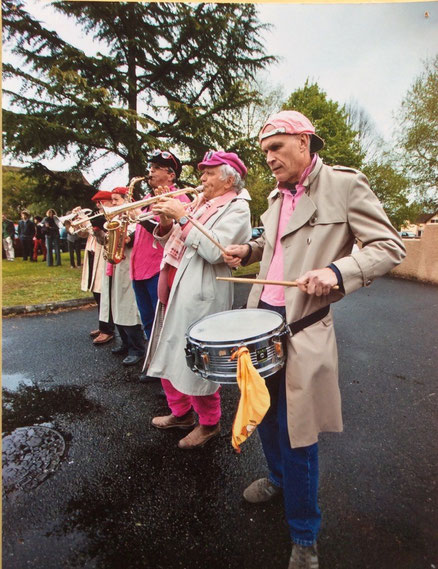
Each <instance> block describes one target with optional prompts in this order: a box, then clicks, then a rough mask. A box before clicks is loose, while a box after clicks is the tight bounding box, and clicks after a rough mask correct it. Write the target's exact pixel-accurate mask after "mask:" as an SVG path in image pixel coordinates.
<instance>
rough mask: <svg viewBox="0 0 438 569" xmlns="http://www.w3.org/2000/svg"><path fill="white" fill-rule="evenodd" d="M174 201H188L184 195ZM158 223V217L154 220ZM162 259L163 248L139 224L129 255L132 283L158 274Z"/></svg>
mask: <svg viewBox="0 0 438 569" xmlns="http://www.w3.org/2000/svg"><path fill="white" fill-rule="evenodd" d="M177 189H178V188H177V187H176V186H171V187H170V188H169V191H171V192H173V191H175V190H177ZM176 199H177V200H179V201H181V202H183V203H187V202H189V201H190V199H189V198H188V197H187V196H186V195H185V194H180V195H179V196H176ZM156 221H159V217H157V218H156ZM162 258H163V248H162V247H161V246H160V245H157V244H156V243H154V238H153V236H152V234H151V233H149V231H148V230H147V229H145V228H144V227H142V225H140V223H137V227H136V228H135V239H134V245H133V247H132V253H131V263H130V267H129V276H130V278H131V280H132V281H143V280H146V279H150V278H152V277H153V276H155V275H156V274H158V273H159V272H160V264H161V259H162Z"/></svg>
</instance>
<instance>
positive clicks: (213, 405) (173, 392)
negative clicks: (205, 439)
mask: <svg viewBox="0 0 438 569" xmlns="http://www.w3.org/2000/svg"><path fill="white" fill-rule="evenodd" d="M161 385H162V386H163V389H164V393H165V394H166V397H167V404H168V405H169V408H170V410H171V411H172V413H173V415H175V416H176V417H181V416H182V415H185V414H186V413H188V412H189V411H190V409H191V408H192V407H193V409H194V410H195V411H196V413H197V414H198V415H199V424H200V425H216V424H217V423H219V419H220V418H221V398H220V395H219V391H220V388H219V389H218V390H217V391H216V393H213V394H212V395H186V394H185V393H181V392H180V391H178V390H177V389H175V388H174V387H173V385H172V384H171V383H170V381H169V380H168V379H164V378H162V379H161Z"/></svg>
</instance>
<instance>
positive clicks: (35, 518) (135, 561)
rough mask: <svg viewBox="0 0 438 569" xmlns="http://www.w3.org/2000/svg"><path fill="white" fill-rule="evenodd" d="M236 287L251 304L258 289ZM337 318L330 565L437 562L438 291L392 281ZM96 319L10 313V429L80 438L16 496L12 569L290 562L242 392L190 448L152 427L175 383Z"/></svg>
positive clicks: (199, 568)
mask: <svg viewBox="0 0 438 569" xmlns="http://www.w3.org/2000/svg"><path fill="white" fill-rule="evenodd" d="M236 290H237V299H236V306H240V305H241V304H243V302H244V300H245V298H246V295H247V293H248V290H249V287H248V286H247V285H238V287H237V289H236ZM334 315H335V324H336V331H337V336H338V344H339V357H340V377H341V380H340V381H341V390H342V395H343V412H344V421H345V430H344V433H343V434H324V435H323V436H322V437H321V443H320V468H321V476H320V505H321V508H322V511H323V526H322V531H321V535H320V540H319V550H320V567H321V569H429V568H430V569H433V568H435V567H436V568H438V544H437V528H438V515H437V488H436V475H437V442H436V441H437V440H438V439H437V421H436V419H437V417H436V402H437V397H438V393H437V373H438V372H437V362H438V357H437V356H438V346H437V343H438V333H437V322H438V288H437V287H433V286H428V285H422V284H418V283H413V282H408V281H403V280H395V279H389V278H385V279H380V280H379V281H376V282H375V283H374V284H373V285H372V286H371V287H370V288H367V289H363V290H361V291H358V292H356V293H354V294H352V295H350V296H349V297H347V298H345V299H344V300H343V301H341V302H340V303H338V304H337V305H335V306H334ZM96 319H97V316H96V310H95V309H91V310H90V309H78V310H74V311H71V312H63V313H59V314H49V315H47V316H42V315H39V316H38V315H37V316H31V317H18V318H10V319H4V321H3V389H4V398H3V405H4V409H3V431H4V434H6V435H7V434H10V433H11V432H14V430H15V429H18V428H21V427H30V426H32V425H45V426H48V427H51V428H53V429H55V430H56V431H58V432H59V433H61V434H62V435H63V437H64V440H65V441H66V450H65V453H64V455H63V458H62V461H61V463H60V464H59V466H58V467H57V468H55V469H54V472H53V473H52V474H51V475H50V476H48V477H47V478H46V479H45V480H44V481H43V482H42V483H41V484H39V485H38V486H36V487H34V488H30V489H28V490H13V491H10V492H8V493H7V494H6V495H4V497H3V567H4V568H5V569H25V568H26V569H28V568H31V569H70V568H71V569H73V568H86V569H94V568H96V569H162V568H163V569H164V568H166V569H170V568H171V569H174V568H178V569H286V567H287V562H288V557H289V554H290V541H289V536H288V530H287V526H286V523H285V521H284V516H283V509H282V503H281V500H276V501H274V502H273V503H269V504H267V505H264V506H251V505H249V504H246V503H244V502H243V499H242V498H241V493H242V490H243V489H244V488H245V487H246V486H247V484H248V483H250V482H252V481H253V480H254V479H255V478H258V477H260V476H263V475H265V473H266V467H265V462H264V459H263V454H262V451H261V447H260V443H259V440H258V436H257V435H256V434H255V435H253V436H252V437H251V438H250V439H249V440H248V441H247V442H246V443H245V444H244V446H243V450H242V453H241V454H240V455H236V454H235V453H234V452H233V449H232V447H231V442H230V428H231V424H232V420H233V415H234V412H235V409H236V405H237V401H238V391H237V389H236V387H235V386H224V387H223V388H222V395H223V430H222V435H221V437H220V439H217V440H213V441H211V442H210V443H209V444H208V445H207V446H206V447H205V448H204V449H202V450H198V451H194V452H187V451H181V450H179V449H178V448H177V447H176V444H177V441H178V440H179V438H181V436H182V434H181V433H180V432H171V431H164V432H161V431H157V430H155V429H154V428H153V427H151V426H150V419H151V417H153V416H155V415H156V414H162V413H166V412H167V407H166V403H165V400H164V398H163V395H162V393H161V388H160V385H159V384H158V383H154V384H148V385H142V384H139V383H136V375H137V373H138V371H139V368H138V367H137V368H135V369H129V370H126V369H122V365H121V363H120V357H117V356H114V355H112V354H111V353H110V347H111V346H110V345H106V346H100V347H94V346H93V344H92V343H91V340H90V338H89V337H88V332H89V330H91V329H93V328H95V327H96V326H95V325H96ZM15 432H17V431H15ZM23 452H24V451H23Z"/></svg>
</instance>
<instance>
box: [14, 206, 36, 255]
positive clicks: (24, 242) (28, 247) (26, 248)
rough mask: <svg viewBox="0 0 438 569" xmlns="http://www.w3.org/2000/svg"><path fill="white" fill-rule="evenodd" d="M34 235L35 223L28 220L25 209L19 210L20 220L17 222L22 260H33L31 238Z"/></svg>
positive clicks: (27, 213)
mask: <svg viewBox="0 0 438 569" xmlns="http://www.w3.org/2000/svg"><path fill="white" fill-rule="evenodd" d="M34 235H35V224H34V222H33V221H31V220H30V215H29V212H28V211H27V210H23V211H22V212H21V220H20V221H19V222H18V237H19V238H20V241H21V246H22V248H23V261H27V259H29V261H32V262H33V238H34Z"/></svg>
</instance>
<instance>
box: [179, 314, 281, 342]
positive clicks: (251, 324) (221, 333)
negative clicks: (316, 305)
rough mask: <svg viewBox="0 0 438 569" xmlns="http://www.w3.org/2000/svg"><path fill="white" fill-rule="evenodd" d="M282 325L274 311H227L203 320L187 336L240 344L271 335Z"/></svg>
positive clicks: (189, 330)
mask: <svg viewBox="0 0 438 569" xmlns="http://www.w3.org/2000/svg"><path fill="white" fill-rule="evenodd" d="M282 323H283V317H282V316H281V315H280V314H278V313H277V312H273V311H272V310H264V309H261V308H247V309H240V310H227V311H225V312H218V313H217V314H211V315H210V316H206V317H205V318H201V320H198V321H197V322H195V323H194V324H192V325H191V326H190V328H189V329H188V331H187V336H188V337H189V338H192V339H193V340H196V341H200V342H239V341H242V340H248V339H250V338H254V337H257V336H260V335H261V334H265V333H269V332H271V331H273V330H275V329H276V328H278V327H279V326H281V325H282Z"/></svg>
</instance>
